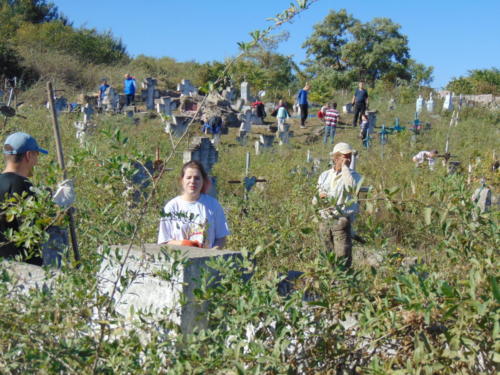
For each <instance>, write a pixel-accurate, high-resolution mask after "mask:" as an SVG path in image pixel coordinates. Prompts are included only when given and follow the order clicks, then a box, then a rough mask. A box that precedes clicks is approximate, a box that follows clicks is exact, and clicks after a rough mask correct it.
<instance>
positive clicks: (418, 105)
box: [416, 95, 424, 113]
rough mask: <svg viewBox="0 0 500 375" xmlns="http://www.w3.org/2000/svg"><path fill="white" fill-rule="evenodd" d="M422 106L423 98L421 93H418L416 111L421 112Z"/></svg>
mask: <svg viewBox="0 0 500 375" xmlns="http://www.w3.org/2000/svg"><path fill="white" fill-rule="evenodd" d="M423 108H424V98H423V97H422V95H419V96H418V98H417V103H416V111H417V113H420V112H422V109H423Z"/></svg>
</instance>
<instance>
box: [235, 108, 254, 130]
mask: <svg viewBox="0 0 500 375" xmlns="http://www.w3.org/2000/svg"><path fill="white" fill-rule="evenodd" d="M253 117H254V115H253V113H252V109H251V108H246V109H245V110H244V111H243V112H242V113H241V114H240V116H239V119H240V120H241V125H240V130H242V131H245V132H247V133H250V132H251V131H252V124H253Z"/></svg>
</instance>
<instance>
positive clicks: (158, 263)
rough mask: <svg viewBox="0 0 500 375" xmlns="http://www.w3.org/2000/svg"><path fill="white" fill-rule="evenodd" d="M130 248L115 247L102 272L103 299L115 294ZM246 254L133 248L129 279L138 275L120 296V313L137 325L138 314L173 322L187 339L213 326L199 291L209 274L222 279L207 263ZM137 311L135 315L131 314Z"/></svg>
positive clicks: (186, 248) (206, 250)
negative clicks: (198, 299)
mask: <svg viewBox="0 0 500 375" xmlns="http://www.w3.org/2000/svg"><path fill="white" fill-rule="evenodd" d="M128 247H129V246H128V245H118V246H113V247H112V251H111V254H113V256H112V257H106V259H105V261H104V262H103V265H102V267H101V270H100V272H99V278H100V283H99V285H100V286H99V289H100V291H101V293H110V292H111V289H112V286H113V284H112V281H113V280H116V278H117V273H118V270H119V267H120V264H119V262H118V261H117V259H119V258H120V257H123V256H124V255H125V254H126V252H127V249H128ZM240 255H241V254H240V253H239V252H235V251H229V250H212V249H199V248H191V247H181V246H160V245H156V244H146V245H143V246H142V247H137V246H133V247H132V248H131V251H130V254H129V258H128V260H127V262H126V265H125V269H124V273H123V274H125V273H127V274H129V275H135V278H134V280H133V282H131V283H130V284H129V285H127V286H126V287H125V288H122V291H121V292H120V293H118V294H117V295H116V296H115V303H116V305H115V307H116V310H117V311H118V312H119V313H120V314H121V315H123V316H124V317H126V318H128V319H129V320H133V319H134V314H133V311H137V310H143V311H148V312H150V313H152V315H153V316H154V317H158V318H162V319H165V318H167V319H171V320H172V321H173V322H175V323H176V324H179V325H180V327H181V331H182V332H183V333H190V332H192V330H193V329H194V328H195V327H198V328H205V327H206V326H207V319H206V312H207V308H208V306H207V304H206V303H198V302H196V299H195V296H194V291H195V289H198V288H200V287H201V286H202V279H203V274H206V275H207V276H208V277H209V278H214V277H215V278H217V272H216V271H215V270H213V269H211V268H210V267H209V266H208V265H207V263H208V262H209V261H210V260H213V259H217V258H224V259H228V258H234V257H239V256H240ZM131 308H133V309H131Z"/></svg>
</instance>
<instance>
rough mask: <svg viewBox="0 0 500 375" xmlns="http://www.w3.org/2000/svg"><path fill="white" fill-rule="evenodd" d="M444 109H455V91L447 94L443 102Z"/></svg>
mask: <svg viewBox="0 0 500 375" xmlns="http://www.w3.org/2000/svg"><path fill="white" fill-rule="evenodd" d="M443 111H453V93H452V92H449V93H448V94H446V96H445V98H444V102H443Z"/></svg>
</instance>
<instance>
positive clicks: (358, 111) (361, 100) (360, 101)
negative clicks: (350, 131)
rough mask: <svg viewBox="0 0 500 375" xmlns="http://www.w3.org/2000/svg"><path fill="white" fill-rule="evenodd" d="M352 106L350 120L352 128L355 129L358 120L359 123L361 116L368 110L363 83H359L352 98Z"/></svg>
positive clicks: (366, 95) (366, 93) (366, 94)
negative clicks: (352, 115) (352, 112)
mask: <svg viewBox="0 0 500 375" xmlns="http://www.w3.org/2000/svg"><path fill="white" fill-rule="evenodd" d="M352 105H353V106H354V118H353V120H352V126H353V127H356V126H357V123H358V118H359V120H360V121H361V115H362V114H363V113H365V111H366V109H367V108H368V91H366V89H365V84H364V82H359V84H358V88H357V89H356V91H355V92H354V95H353V96H352Z"/></svg>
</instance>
